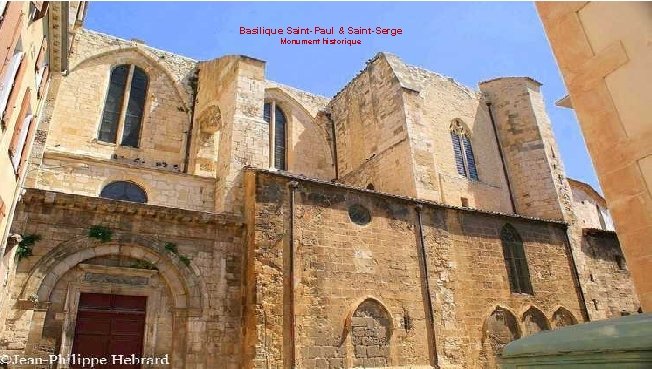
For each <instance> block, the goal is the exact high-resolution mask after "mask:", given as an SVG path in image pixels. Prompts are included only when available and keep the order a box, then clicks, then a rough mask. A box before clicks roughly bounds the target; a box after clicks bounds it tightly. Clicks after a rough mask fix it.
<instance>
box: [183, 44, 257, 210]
mask: <svg viewBox="0 0 652 369" xmlns="http://www.w3.org/2000/svg"><path fill="white" fill-rule="evenodd" d="M264 65H265V63H264V62H263V61H260V60H256V59H253V58H249V57H246V56H225V57H222V58H218V59H215V60H212V61H208V62H203V63H201V64H200V65H199V70H200V71H199V85H198V91H197V102H196V104H195V114H196V116H197V117H202V116H204V114H205V112H207V111H208V112H209V114H210V110H211V109H212V110H213V111H218V110H219V111H220V116H221V118H220V120H219V121H220V123H219V124H218V127H217V128H215V130H214V133H213V135H217V136H214V137H216V138H214V140H215V142H216V145H217V149H216V150H217V157H216V158H215V157H213V160H216V167H215V173H216V176H217V178H218V181H217V186H216V193H215V204H216V209H218V210H220V211H234V212H242V208H243V204H244V191H243V187H242V168H244V167H245V166H256V167H261V168H266V167H268V164H269V163H268V161H269V159H268V158H269V127H268V125H267V124H266V123H265V121H264V120H263V102H264V95H265V81H264ZM212 107H213V108H212ZM214 107H217V109H215V108H214ZM199 123H201V122H199ZM196 125H197V124H196Z"/></svg>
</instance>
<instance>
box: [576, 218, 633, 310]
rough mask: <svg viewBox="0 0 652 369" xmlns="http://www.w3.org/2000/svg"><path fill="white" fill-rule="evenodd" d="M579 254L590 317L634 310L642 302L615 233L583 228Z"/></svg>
mask: <svg viewBox="0 0 652 369" xmlns="http://www.w3.org/2000/svg"><path fill="white" fill-rule="evenodd" d="M582 254H583V255H582V257H583V258H584V260H585V263H584V265H585V272H586V273H587V274H588V280H587V281H586V282H584V289H585V297H586V302H587V304H586V305H587V310H588V313H589V316H590V317H591V320H597V319H609V318H615V317H618V316H621V315H629V314H634V313H636V312H637V311H638V310H639V308H640V307H641V304H640V302H639V299H638V297H637V295H636V291H635V289H634V284H633V283H632V280H631V276H630V273H629V270H628V268H627V262H626V261H625V257H624V256H623V252H622V250H621V248H620V242H618V236H616V233H615V232H610V231H602V230H598V229H586V230H585V231H584V236H583V238H582Z"/></svg>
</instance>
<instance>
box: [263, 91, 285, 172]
mask: <svg viewBox="0 0 652 369" xmlns="http://www.w3.org/2000/svg"><path fill="white" fill-rule="evenodd" d="M263 118H264V119H265V122H267V124H269V128H270V129H269V132H270V133H269V146H270V150H269V151H270V160H269V162H270V167H274V168H276V169H279V170H287V149H286V146H287V145H286V142H287V118H286V117H285V114H284V113H283V110H281V108H279V107H278V105H276V102H275V101H271V102H267V103H265V107H264V109H263ZM272 122H274V124H272Z"/></svg>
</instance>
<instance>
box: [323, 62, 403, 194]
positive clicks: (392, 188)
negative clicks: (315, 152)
mask: <svg viewBox="0 0 652 369" xmlns="http://www.w3.org/2000/svg"><path fill="white" fill-rule="evenodd" d="M405 93H406V92H405V91H404V90H403V88H402V87H401V85H400V84H399V83H398V80H397V78H396V76H395V74H394V71H393V70H392V68H391V65H390V64H389V63H388V61H387V59H386V57H385V54H382V53H381V54H378V55H377V56H376V57H375V58H374V59H372V60H370V61H369V62H368V63H367V66H366V68H365V69H364V70H363V71H362V72H360V74H358V75H357V76H356V77H355V78H354V79H353V80H352V81H351V82H349V84H348V85H347V86H346V87H344V89H343V90H342V91H340V92H339V93H338V94H337V95H336V96H335V97H334V98H333V99H332V101H331V103H330V104H329V108H330V111H331V119H332V120H333V122H334V123H335V127H336V136H337V137H336V141H337V158H338V169H339V181H341V182H343V183H347V184H352V185H355V186H359V187H363V188H364V187H367V186H368V185H369V184H372V185H373V186H374V188H375V189H376V190H378V191H382V192H388V193H395V194H401V195H407V196H416V184H415V182H414V174H413V173H414V169H413V165H412V158H411V148H410V141H409V135H408V132H407V130H406V123H405V122H406V110H405V105H404V104H405V103H404V100H403V95H404V94H405Z"/></svg>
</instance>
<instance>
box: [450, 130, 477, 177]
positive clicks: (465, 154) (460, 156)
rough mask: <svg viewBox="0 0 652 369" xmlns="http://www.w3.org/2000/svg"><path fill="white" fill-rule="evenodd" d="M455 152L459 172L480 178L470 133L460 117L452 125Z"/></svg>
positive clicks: (451, 131)
mask: <svg viewBox="0 0 652 369" xmlns="http://www.w3.org/2000/svg"><path fill="white" fill-rule="evenodd" d="M450 135H451V141H452V143H453V152H454V154H455V167H456V168H457V173H458V174H460V175H462V176H464V177H467V178H470V179H473V180H476V181H477V180H478V170H477V168H476V166H475V156H474V155H473V147H472V146H471V139H470V138H469V133H468V131H467V130H466V128H465V127H464V125H463V124H462V122H461V121H460V120H459V119H455V120H453V122H452V123H451V127H450Z"/></svg>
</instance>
